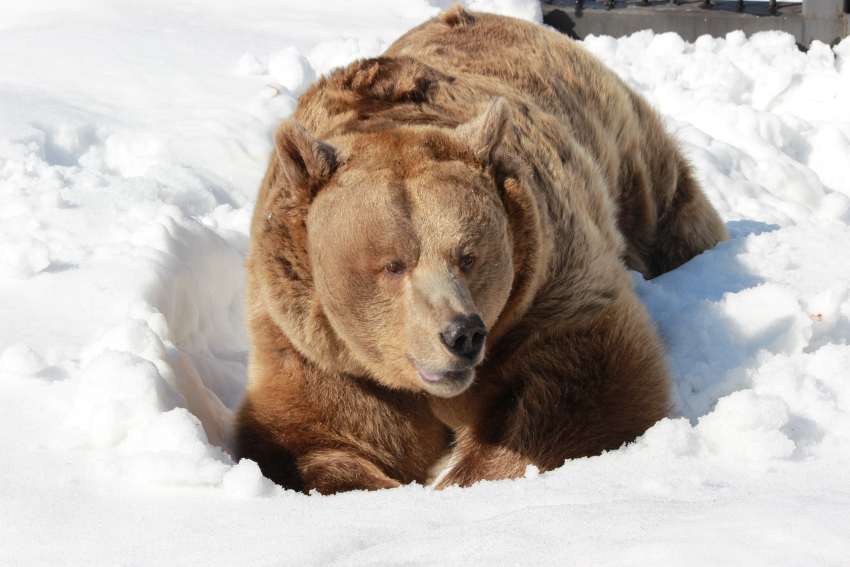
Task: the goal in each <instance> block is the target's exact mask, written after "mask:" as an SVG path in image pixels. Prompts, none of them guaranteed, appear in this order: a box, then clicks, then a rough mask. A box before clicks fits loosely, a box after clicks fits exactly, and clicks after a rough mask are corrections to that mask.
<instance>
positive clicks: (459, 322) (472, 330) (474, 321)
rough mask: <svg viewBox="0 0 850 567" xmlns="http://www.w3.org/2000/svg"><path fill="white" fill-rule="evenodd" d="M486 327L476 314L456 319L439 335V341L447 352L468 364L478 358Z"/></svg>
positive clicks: (485, 334)
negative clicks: (465, 360) (463, 359)
mask: <svg viewBox="0 0 850 567" xmlns="http://www.w3.org/2000/svg"><path fill="white" fill-rule="evenodd" d="M486 336H487V326H486V325H485V324H484V321H483V320H481V317H480V316H479V315H478V314H477V313H473V314H471V315H465V316H461V317H458V318H456V319H455V320H454V321H452V322H451V323H449V325H448V327H446V329H445V330H444V331H443V332H442V333H440V341H441V342H442V343H443V344H444V345H445V347H446V348H447V349H449V352H451V353H452V354H454V355H455V356H458V357H461V358H465V359H467V360H468V361H469V362H470V363H472V362H473V361H475V360H476V359H477V358H478V355H479V354H481V349H482V348H483V347H484V337H486Z"/></svg>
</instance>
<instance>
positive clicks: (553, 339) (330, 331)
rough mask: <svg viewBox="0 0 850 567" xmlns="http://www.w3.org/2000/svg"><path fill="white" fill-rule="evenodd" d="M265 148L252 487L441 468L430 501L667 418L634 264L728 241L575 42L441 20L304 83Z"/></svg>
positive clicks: (324, 483)
mask: <svg viewBox="0 0 850 567" xmlns="http://www.w3.org/2000/svg"><path fill="white" fill-rule="evenodd" d="M275 143H276V151H275V153H274V155H273V156H272V158H271V161H270V164H269V169H268V172H267V174H266V176H265V179H264V180H263V183H262V186H261V188H260V193H259V197H258V200H257V206H256V211H255V215H254V221H253V225H252V231H251V238H252V240H251V249H250V253H249V257H248V263H247V267H248V281H247V306H248V326H249V332H250V336H251V342H252V350H251V359H250V368H249V374H250V380H249V384H248V388H247V391H246V394H245V399H244V401H243V402H242V405H241V407H240V408H239V412H238V416H237V445H238V451H239V453H240V456H241V457H246V458H250V459H253V460H255V461H257V462H258V463H259V465H260V467H261V469H262V471H263V473H264V474H265V475H266V476H268V477H269V478H271V479H272V480H274V481H275V482H277V483H279V484H281V485H283V486H285V487H288V488H292V489H295V490H301V491H309V490H311V489H317V490H318V491H319V492H321V493H334V492H338V491H343V490H352V489H378V488H388V487H393V486H397V485H399V484H400V483H409V482H414V481H415V482H419V483H425V482H427V481H429V479H431V478H432V474H433V473H434V468H435V467H437V466H438V465H439V464H441V463H442V464H445V463H448V467H447V468H445V469H444V470H443V471H442V473H441V474H440V476H439V477H438V478H437V480H436V483H437V486H438V487H444V486H448V485H451V484H460V485H463V486H467V485H470V484H472V483H474V482H476V481H478V480H481V479H499V478H510V477H516V476H519V475H522V474H523V473H524V471H525V468H526V466H527V465H529V464H533V465H536V466H537V467H538V468H539V469H540V470H544V471H545V470H550V469H553V468H556V467H558V466H560V465H562V464H563V463H564V460H565V459H571V458H576V457H583V456H588V455H597V454H599V453H600V452H602V451H605V450H610V449H616V448H618V447H620V446H621V445H622V444H623V443H625V442H629V441H632V440H633V439H635V438H636V437H637V436H639V435H641V434H642V433H643V432H644V431H645V430H646V429H647V428H648V427H650V426H651V425H652V424H653V423H655V422H656V421H657V420H659V419H661V418H662V417H664V416H665V415H667V413H668V411H669V409H670V396H669V387H670V386H669V378H668V374H667V369H666V367H665V363H664V355H663V349H662V346H661V343H660V341H659V338H658V336H657V334H656V331H655V329H654V327H653V325H652V323H651V321H650V320H649V318H648V316H647V314H646V312H645V310H644V308H643V306H642V305H641V304H640V302H639V301H638V299H637V297H636V295H635V293H634V291H633V284H632V279H631V275H630V273H629V270H630V269H632V270H637V271H639V272H641V273H643V274H644V275H645V276H646V277H654V276H657V275H659V274H662V273H664V272H666V271H669V270H672V269H673V268H676V267H677V266H679V265H681V264H682V263H684V262H686V261H688V260H689V259H691V258H692V257H694V256H695V255H697V254H699V253H701V252H703V251H704V250H707V249H709V248H712V247H713V246H714V245H715V244H717V242H719V241H721V240H725V239H726V238H727V233H726V230H725V228H724V226H723V224H722V223H721V222H720V220H719V218H718V216H717V213H716V212H715V211H714V210H713V209H712V207H711V206H710V205H709V203H708V202H707V200H706V198H705V196H704V195H703V194H702V192H701V191H700V189H699V187H698V185H697V183H696V182H695V181H694V179H693V176H692V173H691V170H690V168H689V167H688V164H687V163H686V162H685V160H684V159H683V158H682V156H681V154H680V152H679V150H678V149H677V147H676V144H675V142H673V141H672V140H671V139H670V138H669V136H668V135H667V134H666V133H665V131H664V128H663V126H662V124H661V121H660V120H659V118H658V116H657V115H656V114H655V113H654V112H653V111H652V110H651V109H650V107H649V106H648V105H647V103H646V102H645V101H644V100H643V99H641V98H640V97H639V96H638V95H637V94H635V93H634V92H633V91H631V90H630V89H629V88H628V87H627V86H626V85H625V84H623V82H622V81H620V80H619V79H618V78H617V77H616V76H615V75H614V74H613V73H612V72H610V71H609V70H608V69H606V68H605V67H604V66H603V65H602V64H601V63H600V62H599V61H598V60H596V59H595V58H594V57H593V56H591V55H590V54H588V53H587V52H585V51H584V50H583V49H581V48H580V47H578V46H577V45H576V44H575V43H573V42H572V41H571V40H570V39H568V38H566V37H565V36H562V35H559V34H557V33H555V32H552V31H549V30H546V29H544V28H542V27H540V26H536V25H532V24H529V23H525V22H521V21H518V20H514V19H510V18H504V17H499V16H494V15H487V14H478V13H471V12H467V11H465V10H463V9H462V8H460V7H457V6H455V7H454V8H452V9H450V10H449V11H447V12H445V13H443V14H442V15H440V16H439V17H437V18H435V19H433V20H431V21H429V22H426V23H425V24H423V25H421V26H419V27H418V28H416V29H414V30H412V31H410V32H409V33H407V34H406V35H404V36H403V37H402V38H400V39H399V40H398V41H397V42H396V43H395V44H394V45H393V46H392V47H390V49H389V50H388V51H387V52H386V53H385V54H384V56H382V57H379V58H377V59H370V60H364V61H358V62H356V63H353V64H352V65H350V66H349V67H347V68H345V69H338V70H336V71H334V72H332V73H331V74H330V75H329V76H328V77H327V78H322V79H320V80H319V81H318V82H317V83H316V84H315V85H313V86H312V87H311V88H310V89H309V90H308V91H307V92H306V93H305V94H304V95H303V96H302V97H301V99H300V100H299V103H298V108H297V110H296V111H295V113H294V115H293V117H292V119H290V120H287V121H284V122H283V123H281V125H280V126H279V128H278V129H277V131H276V134H275ZM485 334H486V343H485V346H484V348H483V350H481V349H480V348H479V347H478V346H477V345H480V344H481V343H482V342H483V341H484V335H485Z"/></svg>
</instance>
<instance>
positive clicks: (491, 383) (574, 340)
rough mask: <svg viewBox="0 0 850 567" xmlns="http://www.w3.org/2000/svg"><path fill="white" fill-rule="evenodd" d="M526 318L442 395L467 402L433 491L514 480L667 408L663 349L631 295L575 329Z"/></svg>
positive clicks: (619, 438)
mask: <svg viewBox="0 0 850 567" xmlns="http://www.w3.org/2000/svg"><path fill="white" fill-rule="evenodd" d="M533 319H534V316H533V315H532V318H531V319H528V318H527V319H526V321H528V327H526V326H525V324H524V325H523V326H522V327H523V328H518V329H515V330H512V331H511V332H510V333H509V334H508V335H506V336H505V337H504V338H503V339H502V341H500V342H503V341H506V343H504V342H503V344H510V345H512V348H511V349H510V351H509V352H508V351H505V354H504V355H503V356H499V355H498V354H496V355H495V356H493V357H492V358H491V359H488V361H487V363H486V364H485V366H484V367H483V368H481V371H480V374H479V375H477V376H476V381H475V383H474V384H473V386H472V388H470V390H468V391H467V392H465V393H464V394H463V395H462V396H463V398H464V399H462V400H458V401H457V402H452V401H451V400H449V401H447V404H446V406H449V404H456V405H457V406H460V405H462V404H467V403H468V404H473V407H474V409H473V410H472V412H471V413H470V414H469V415H468V416H465V419H464V421H466V423H465V424H464V425H462V426H459V427H455V433H456V436H457V438H456V442H455V447H454V452H453V454H452V458H451V461H450V463H449V465H448V467H447V469H446V470H445V471H444V472H443V474H442V475H441V476H440V477H439V478H438V480H437V482H436V487H437V488H443V487H445V486H449V485H452V484H459V485H461V486H468V485H470V484H473V483H475V482H477V481H479V480H496V479H500V478H513V477H518V476H521V475H522V474H524V472H525V469H526V467H527V466H528V465H535V466H536V467H537V468H538V469H539V470H541V471H547V470H552V469H554V468H557V467H560V466H562V465H563V464H564V461H565V460H566V459H573V458H579V457H586V456H592V455H598V454H600V453H601V452H602V451H606V450H614V449H617V448H619V447H620V446H622V445H623V444H624V443H627V442H630V441H633V440H634V439H635V438H636V437H638V436H639V435H642V434H643V433H644V432H645V431H646V430H647V429H648V428H649V427H651V426H652V425H653V424H654V423H655V422H656V421H658V420H659V419H662V418H664V417H666V416H667V415H668V413H669V411H670V406H671V403H670V383H669V377H668V374H667V369H666V366H665V363H664V356H663V350H662V348H661V343H660V341H659V339H658V337H657V335H656V333H655V331H654V329H653V327H652V325H651V323H650V322H649V320H648V317H647V316H646V313H645V311H644V310H643V307H642V306H641V305H640V303H639V302H638V300H637V298H636V297H635V296H634V294H632V293H624V294H623V295H622V296H621V297H620V298H618V299H616V300H615V301H614V302H613V303H612V305H611V307H610V308H608V309H605V310H604V312H603V313H601V314H600V316H599V317H598V318H597V319H596V320H595V321H594V322H592V323H590V324H589V325H585V326H582V327H581V328H575V327H574V328H569V327H566V326H564V327H561V328H560V329H558V328H556V327H553V326H551V325H550V326H548V328H545V327H544V325H543V324H540V323H539V321H538V322H535V321H534V320H533ZM550 319H551V316H550ZM513 345H516V349H514V348H513ZM496 348H498V345H497V347H496ZM440 409H441V408H440V407H437V409H436V411H437V413H438V415H440ZM444 409H447V411H448V412H451V411H452V409H451V407H446V408H444Z"/></svg>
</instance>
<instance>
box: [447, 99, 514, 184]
mask: <svg viewBox="0 0 850 567" xmlns="http://www.w3.org/2000/svg"><path fill="white" fill-rule="evenodd" d="M510 117H511V107H510V103H508V101H507V99H505V97H501V96H500V97H498V98H495V99H493V101H492V102H491V103H490V105H489V106H488V107H487V110H485V111H484V112H483V113H482V114H479V115H478V116H477V117H475V118H473V119H472V120H470V121H469V122H467V123H466V124H463V125H461V126H458V128H457V130H456V131H455V136H456V137H457V138H458V140H459V141H460V142H462V143H464V144H466V145H467V147H469V148H470V149H471V150H472V153H473V154H474V155H475V157H476V159H478V161H480V162H481V165H483V166H484V167H487V166H489V165H490V164H491V163H492V162H493V159H494V158H495V156H496V151H497V150H498V149H499V146H500V145H501V143H502V139H503V138H504V136H505V129H506V128H507V126H508V122H509V120H510Z"/></svg>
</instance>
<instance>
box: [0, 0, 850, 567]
mask: <svg viewBox="0 0 850 567" xmlns="http://www.w3.org/2000/svg"><path fill="white" fill-rule="evenodd" d="M449 4H450V2H448V1H443V0H436V1H435V0H431V1H430V2H426V1H425V0H394V1H393V2H385V1H378V0H325V1H324V2H322V3H319V4H317V5H314V6H313V5H310V3H306V2H295V1H291V0H278V1H276V2H270V1H266V0H247V1H246V2H240V3H232V2H226V1H224V0H204V1H203V2H201V1H199V0H190V1H185V2H179V3H174V2H166V1H164V0H157V1H148V2H143V3H123V2H107V1H105V0H74V1H62V2H60V1H59V0H31V1H29V2H26V3H23V2H14V1H12V0H0V14H2V17H0V454H2V455H3V462H2V464H0V565H10V566H11V565H15V566H22V565H47V564H50V565H197V564H205V565H225V564H230V565H234V564H235V565H517V564H519V565H531V564H535V565H537V564H554V565H591V564H592V565H609V564H610V565H646V564H655V565H682V564H688V565H695V566H698V565H720V564H727V563H729V564H738V565H744V564H746V565H770V566H779V565H815V564H818V565H820V564H822V565H850V536H849V535H848V534H850V379H848V376H850V344H848V343H850V247H848V243H850V226H848V225H849V224H850V40H845V41H844V42H842V43H840V44H839V45H837V46H835V47H834V48H830V47H829V46H827V45H824V44H822V43H818V42H815V43H814V44H812V45H811V47H810V49H809V50H808V51H807V52H801V51H799V50H798V49H797V47H796V46H795V43H794V39H793V38H792V37H791V36H789V35H786V34H782V33H778V32H776V33H774V32H768V33H761V34H756V35H755V36H753V37H750V38H747V37H745V35H744V34H743V33H741V32H732V33H730V34H728V35H727V36H726V37H725V38H711V37H708V36H705V37H701V38H699V39H698V40H697V41H696V42H695V43H693V44H691V43H687V42H685V41H683V40H682V39H681V38H680V37H679V36H677V35H675V34H670V33H665V34H654V33H652V32H651V31H644V32H640V33H636V34H634V35H632V36H630V37H625V38H620V39H613V38H610V37H593V36H591V37H589V38H587V39H586V40H585V41H584V42H583V43H584V45H585V47H587V48H588V49H589V50H591V51H592V52H593V53H595V54H596V55H597V56H599V57H600V58H601V59H602V60H603V61H604V62H605V63H606V64H607V65H608V66H609V67H611V68H612V69H613V70H614V71H616V72H617V73H618V74H619V75H620V76H621V77H623V79H625V80H626V81H627V82H628V83H629V84H630V85H632V86H633V87H634V88H635V89H637V90H638V91H640V92H642V93H643V94H644V95H645V96H646V97H647V98H648V99H649V100H650V101H651V102H652V104H654V105H655V106H656V107H657V108H658V109H659V110H660V111H661V112H662V113H663V115H664V116H665V119H666V121H667V125H668V127H669V130H670V131H671V132H672V133H673V134H674V135H675V136H676V137H677V138H678V140H679V141H680V143H681V146H682V148H683V149H684V151H685V153H686V154H687V155H688V157H689V158H690V160H691V161H692V163H693V164H694V166H695V168H696V171H697V173H698V176H699V178H700V180H701V182H702V184H703V187H704V189H705V192H706V193H707V195H708V196H709V198H710V199H711V201H712V203H713V204H714V205H715V206H716V207H717V209H718V211H719V212H720V214H721V215H722V217H723V219H724V221H725V222H726V223H727V226H728V227H729V230H730V232H731V234H732V236H733V239H732V240H731V241H730V242H726V243H722V244H720V245H719V246H718V247H717V248H716V249H715V250H712V251H709V252H706V253H704V254H702V255H701V256H699V257H697V258H695V259H694V260H693V261H691V262H690V263H688V264H686V265H685V266H682V267H681V268H679V269H677V270H675V271H674V272H671V273H669V274H666V275H664V276H662V277H659V278H657V279H655V280H652V281H644V280H643V279H642V278H641V277H640V276H638V275H635V284H636V287H637V290H638V292H639V294H640V296H641V297H642V298H643V300H644V301H645V303H646V305H647V306H648V308H649V311H650V312H651V314H652V316H653V317H654V319H655V321H656V322H657V324H658V326H659V328H660V330H661V333H662V335H663V337H664V339H665V342H666V344H667V347H668V350H669V363H670V367H671V369H672V372H673V374H674V376H675V381H676V397H677V403H678V409H677V412H676V414H675V415H674V416H671V418H669V419H665V420H662V421H661V422H659V423H658V424H656V425H655V426H654V427H652V428H651V429H650V430H649V431H647V433H646V434H645V435H644V436H642V437H641V438H639V439H638V440H637V441H635V442H634V443H631V444H628V445H626V446H624V447H622V448H621V449H619V450H617V451H612V452H609V453H606V454H604V455H602V456H599V457H594V458H587V459H578V460H575V461H570V462H567V463H565V465H564V466H563V467H561V468H560V469H558V470H555V471H551V472H547V473H540V472H539V471H537V470H536V469H534V467H529V469H528V471H527V473H526V475H525V478H521V479H517V480H506V481H499V482H481V483H479V484H477V485H475V486H473V487H471V488H468V489H459V488H449V489H447V490H444V491H435V490H433V489H431V488H429V487H422V486H417V485H411V486H405V487H402V488H399V489H394V490H386V491H380V492H375V493H367V492H352V493H346V494H340V495H336V496H329V497H323V496H319V495H315V494H314V495H309V496H307V495H302V494H296V493H294V492H291V491H285V490H283V489H281V488H279V487H277V486H276V485H274V484H273V483H271V482H270V481H269V480H268V479H265V478H264V477H263V476H262V475H261V474H260V471H259V468H258V467H257V465H256V464H255V463H253V462H251V461H242V462H239V463H235V462H234V461H233V459H232V458H231V456H230V453H229V451H230V444H229V435H230V417H231V412H232V411H233V410H234V408H235V407H236V406H237V404H238V402H239V399H240V396H241V392H242V389H243V387H244V383H245V379H246V376H245V373H246V370H245V369H246V357H247V348H248V345H247V340H246V337H245V331H244V328H243V322H242V317H243V312H242V293H243V278H244V269H243V267H242V262H243V259H244V257H245V253H246V249H247V245H248V227H249V222H250V217H251V212H252V207H253V200H254V196H255V192H256V189H257V187H258V185H259V182H260V179H261V177H262V174H263V172H264V170H265V166H266V163H267V159H268V155H269V153H270V151H271V133H272V131H273V129H274V126H275V125H276V123H277V122H278V121H279V120H280V119H282V118H285V117H286V116H288V115H289V114H290V113H291V112H292V111H293V109H294V107H295V103H296V98H297V96H298V95H299V94H300V93H301V92H303V91H304V89H305V88H306V87H307V86H308V85H309V84H310V82H312V81H314V80H315V79H316V78H317V77H319V76H321V75H322V74H323V73H326V72H328V71H329V70H330V69H332V68H334V67H336V66H340V65H344V64H346V63H348V62H350V61H352V60H354V59H356V58H360V57H370V56H376V55H378V54H380V53H381V52H382V51H383V50H384V49H386V47H388V46H389V45H390V44H391V43H392V42H393V41H394V39H395V38H397V37H398V36H400V35H401V34H402V33H404V32H405V31H406V30H408V29H410V28H411V27H413V26H415V25H417V24H419V23H421V22H422V21H424V20H425V19H427V18H429V17H432V16H434V15H435V14H436V13H438V12H439V10H440V9H441V8H445V7H447V6H448V5H449ZM464 4H465V5H467V6H469V7H471V8H473V9H479V10H487V11H494V12H498V13H502V14H506V15H512V16H515V17H521V18H525V19H529V20H534V21H538V22H539V21H540V6H539V5H538V3H537V2H535V1H534V0H469V1H467V2H464ZM237 5H238V7H237Z"/></svg>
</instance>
